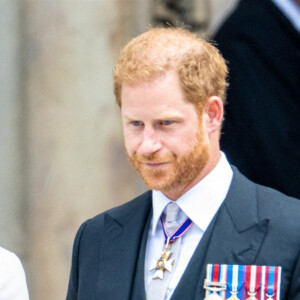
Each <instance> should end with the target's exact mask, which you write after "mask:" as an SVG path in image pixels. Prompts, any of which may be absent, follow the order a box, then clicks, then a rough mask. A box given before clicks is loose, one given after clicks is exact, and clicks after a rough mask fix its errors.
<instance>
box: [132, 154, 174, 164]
mask: <svg viewBox="0 0 300 300" xmlns="http://www.w3.org/2000/svg"><path fill="white" fill-rule="evenodd" d="M174 158H175V157H174V155H171V154H169V155H165V156H161V155H158V154H157V153H152V154H151V155H148V156H146V155H139V154H136V155H134V159H135V160H137V161H139V162H141V163H157V164H159V163H165V162H169V161H172V160H174Z"/></svg>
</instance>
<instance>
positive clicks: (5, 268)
mask: <svg viewBox="0 0 300 300" xmlns="http://www.w3.org/2000/svg"><path fill="white" fill-rule="evenodd" d="M0 300H29V296H28V290H27V283H26V277H25V272H24V269H23V266H22V263H21V261H20V259H19V258H18V257H17V256H16V255H15V254H14V253H12V252H10V251H8V250H5V249H4V248H2V247H0Z"/></svg>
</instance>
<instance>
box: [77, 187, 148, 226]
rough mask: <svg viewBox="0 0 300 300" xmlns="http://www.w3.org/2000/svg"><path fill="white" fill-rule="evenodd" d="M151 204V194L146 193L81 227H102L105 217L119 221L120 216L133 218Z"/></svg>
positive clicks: (86, 222)
mask: <svg viewBox="0 0 300 300" xmlns="http://www.w3.org/2000/svg"><path fill="white" fill-rule="evenodd" d="M151 203H152V192H151V191H147V192H145V193H143V194H142V195H139V196H138V197H136V198H134V199H132V200H130V201H129V202H126V203H124V204H121V205H119V206H116V207H113V208H111V209H109V210H107V211H104V212H102V213H100V214H98V215H96V216H95V217H93V218H91V219H89V220H87V221H85V222H84V223H83V224H82V227H86V228H92V227H95V226H96V227H99V226H102V225H103V224H104V221H105V218H106V217H107V216H109V217H111V218H113V219H119V218H122V216H128V215H132V216H134V215H135V214H136V213H138V212H139V211H140V210H142V209H143V208H144V207H149V206H150V205H151Z"/></svg>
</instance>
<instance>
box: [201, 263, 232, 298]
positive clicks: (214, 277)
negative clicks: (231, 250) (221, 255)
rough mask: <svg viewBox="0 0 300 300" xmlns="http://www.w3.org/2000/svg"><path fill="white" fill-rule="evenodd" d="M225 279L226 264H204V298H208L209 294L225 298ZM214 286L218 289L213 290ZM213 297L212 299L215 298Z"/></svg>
mask: <svg viewBox="0 0 300 300" xmlns="http://www.w3.org/2000/svg"><path fill="white" fill-rule="evenodd" d="M226 281H227V265H225V264H222V265H219V264H208V265H207V266H206V283H205V289H206V298H205V299H210V295H211V296H213V295H215V296H216V298H218V297H219V298H218V299H220V300H221V299H225V296H226ZM214 288H217V289H219V290H217V291H214ZM216 298H213V299H216Z"/></svg>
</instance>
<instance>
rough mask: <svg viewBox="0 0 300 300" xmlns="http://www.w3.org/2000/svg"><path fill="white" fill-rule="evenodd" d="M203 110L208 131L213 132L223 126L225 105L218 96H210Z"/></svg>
mask: <svg viewBox="0 0 300 300" xmlns="http://www.w3.org/2000/svg"><path fill="white" fill-rule="evenodd" d="M203 112H204V117H205V123H206V128H207V130H208V132H209V133H213V132H215V131H218V130H219V129H220V128H221V125H222V120H223V116H224V105H223V102H222V100H221V99H220V98H219V97H217V96H211V97H209V98H208V99H207V101H206V104H205V106H204V110H203Z"/></svg>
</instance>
